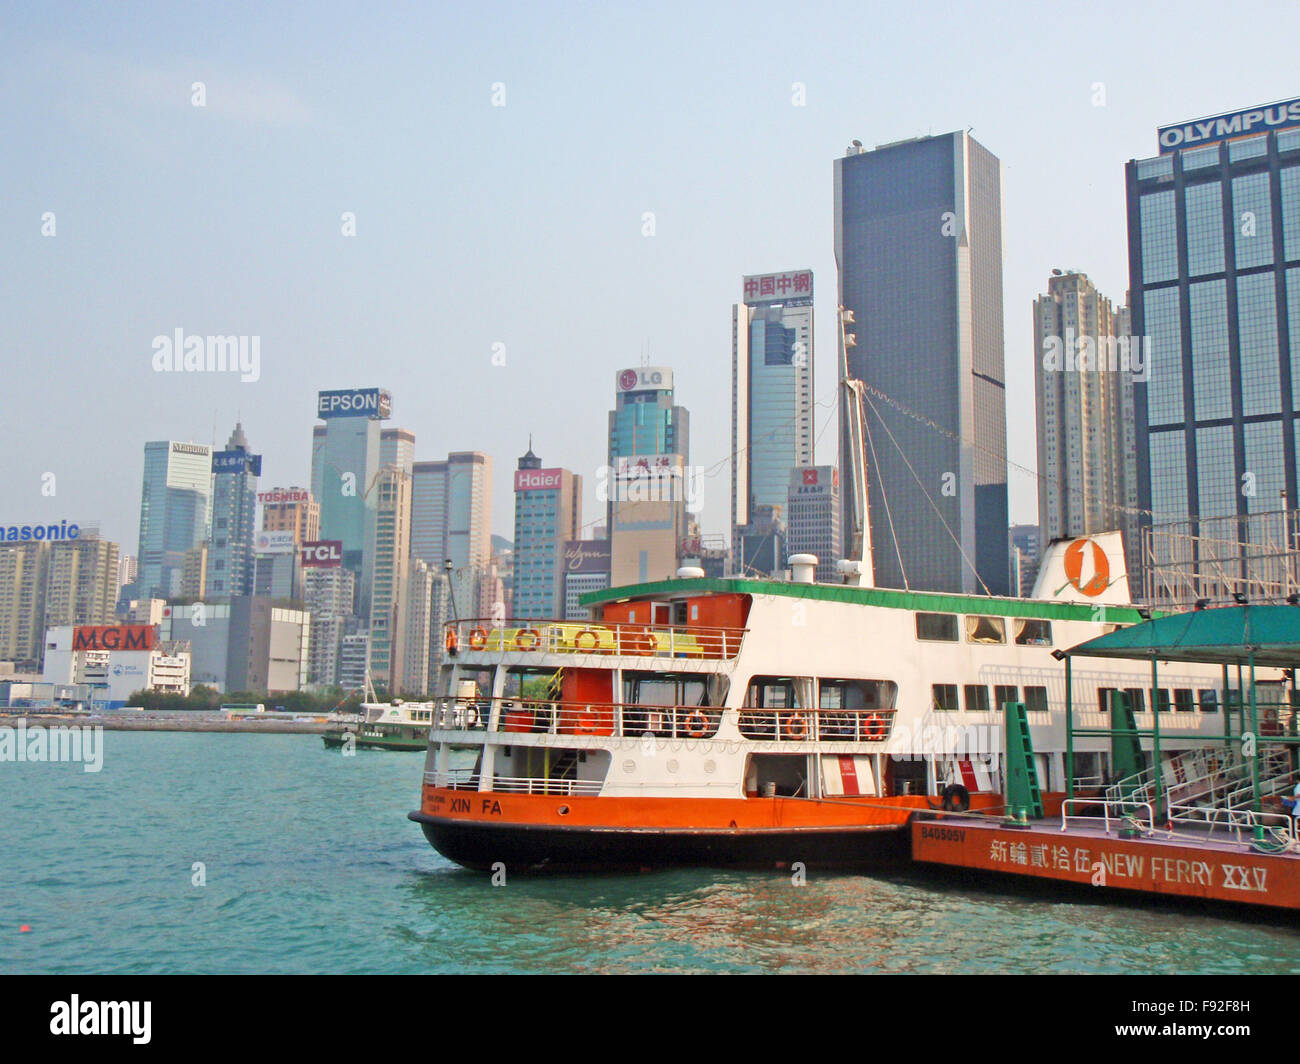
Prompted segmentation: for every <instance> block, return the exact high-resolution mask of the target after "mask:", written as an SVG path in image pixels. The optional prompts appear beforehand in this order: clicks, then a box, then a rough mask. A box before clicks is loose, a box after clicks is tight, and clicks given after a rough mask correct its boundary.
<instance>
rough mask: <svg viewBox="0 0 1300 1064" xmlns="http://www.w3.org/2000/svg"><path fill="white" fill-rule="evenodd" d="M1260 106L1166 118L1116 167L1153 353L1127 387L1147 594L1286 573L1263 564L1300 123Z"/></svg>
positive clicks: (1273, 558)
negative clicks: (1131, 399)
mask: <svg viewBox="0 0 1300 1064" xmlns="http://www.w3.org/2000/svg"><path fill="white" fill-rule="evenodd" d="M1273 110H1279V111H1282V110H1284V109H1271V108H1264V109H1261V110H1259V111H1252V112H1243V113H1241V114H1237V115H1229V116H1222V117H1220V118H1215V119H1210V120H1202V121H1198V122H1195V123H1190V124H1187V125H1185V126H1182V127H1168V128H1167V129H1163V130H1161V131H1160V137H1159V141H1160V144H1161V151H1162V154H1160V155H1157V156H1155V157H1152V158H1147V159H1138V160H1131V161H1130V162H1129V163H1128V166H1127V168H1126V178H1127V184H1128V235H1129V277H1130V285H1131V293H1130V300H1131V305H1132V320H1133V330H1134V332H1135V333H1137V334H1139V335H1141V336H1144V337H1145V339H1146V343H1147V348H1148V353H1149V362H1150V364H1149V366H1148V368H1147V370H1146V374H1145V375H1146V378H1147V379H1146V380H1145V381H1139V382H1138V383H1137V384H1136V387H1135V390H1134V391H1135V405H1136V420H1137V441H1138V447H1137V453H1138V496H1139V500H1140V507H1141V508H1142V509H1143V510H1146V511H1149V513H1148V514H1146V515H1144V524H1145V526H1146V527H1145V535H1146V539H1145V546H1144V557H1143V561H1144V571H1143V576H1144V584H1143V588H1144V592H1145V596H1146V597H1147V598H1148V599H1150V600H1153V601H1160V602H1184V603H1186V602H1188V601H1192V600H1194V599H1195V598H1197V597H1200V596H1206V597H1210V598H1215V599H1223V598H1227V597H1228V596H1229V594H1230V592H1232V591H1234V590H1242V591H1245V592H1246V593H1248V594H1252V597H1254V596H1255V595H1256V594H1258V593H1260V592H1262V591H1264V589H1265V588H1266V587H1272V588H1273V589H1274V590H1275V591H1276V592H1277V593H1279V594H1284V593H1285V588H1286V586H1287V585H1288V583H1289V582H1290V581H1288V579H1287V578H1286V576H1285V573H1284V572H1274V571H1271V570H1273V569H1276V568H1277V566H1278V565H1280V564H1281V562H1280V557H1281V554H1282V553H1283V552H1284V551H1285V550H1287V549H1291V550H1293V549H1294V535H1295V529H1294V527H1291V526H1292V525H1293V522H1292V521H1291V520H1290V519H1289V518H1288V517H1287V511H1288V510H1291V509H1293V508H1294V506H1295V499H1296V490H1297V477H1296V461H1297V452H1298V450H1300V447H1298V443H1300V440H1298V439H1297V436H1298V434H1300V416H1298V413H1300V405H1297V404H1298V400H1300V392H1298V390H1297V389H1298V388H1300V373H1298V371H1300V363H1297V361H1296V358H1297V355H1300V130H1296V129H1290V130H1281V131H1272V130H1268V129H1267V126H1268V125H1273V124H1274V123H1273V120H1272V118H1269V119H1268V121H1267V123H1265V122H1258V121H1255V120H1254V119H1253V118H1252V116H1255V115H1263V114H1269V113H1271V112H1272V111H1273ZM1278 124H1281V122H1280V121H1279V123H1278ZM1253 126H1259V128H1258V129H1252V127H1253ZM1243 130H1245V131H1249V132H1243ZM1215 138H1218V139H1217V140H1216V139H1215ZM1193 139H1195V141H1196V143H1195V146H1194V147H1192V146H1187V145H1188V142H1189V141H1192V140H1193Z"/></svg>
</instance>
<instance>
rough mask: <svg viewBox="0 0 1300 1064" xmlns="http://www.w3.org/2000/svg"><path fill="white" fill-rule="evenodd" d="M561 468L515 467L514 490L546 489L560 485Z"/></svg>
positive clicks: (552, 488)
mask: <svg viewBox="0 0 1300 1064" xmlns="http://www.w3.org/2000/svg"><path fill="white" fill-rule="evenodd" d="M562 472H563V470H561V469H516V470H515V491H548V490H554V489H555V488H558V487H559V486H560V474H561V473H562Z"/></svg>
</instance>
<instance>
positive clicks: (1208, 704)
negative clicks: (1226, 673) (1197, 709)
mask: <svg viewBox="0 0 1300 1064" xmlns="http://www.w3.org/2000/svg"><path fill="white" fill-rule="evenodd" d="M1199 694H1200V696H1201V712H1202V713H1217V712H1219V692H1218V691H1216V690H1215V689H1214V688H1213V687H1209V688H1205V689H1204V690H1202V691H1200V692H1199Z"/></svg>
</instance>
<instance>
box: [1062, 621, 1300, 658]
mask: <svg viewBox="0 0 1300 1064" xmlns="http://www.w3.org/2000/svg"><path fill="white" fill-rule="evenodd" d="M1252 652H1253V653H1254V655H1255V664H1256V665H1264V666H1275V667H1277V668H1290V667H1291V666H1293V665H1296V664H1300V606H1223V607H1220V608H1218V609H1205V610H1196V611H1194V612H1192V613H1177V614H1173V615H1171V616H1168V617H1158V618H1156V619H1155V620H1151V621H1144V622H1142V623H1141V624H1135V625H1131V626H1130V627H1128V628H1121V629H1119V630H1118V631H1115V632H1111V633H1110V634H1109V635H1103V636H1098V637H1097V638H1096V639H1089V640H1088V641H1087V642H1086V643H1080V644H1079V645H1078V646H1076V647H1072V648H1071V649H1070V650H1068V651H1066V653H1067V654H1068V655H1070V656H1071V657H1087V658H1155V659H1157V660H1159V661H1204V662H1212V663H1214V664H1218V665H1246V664H1249V660H1250V655H1251V653H1252Z"/></svg>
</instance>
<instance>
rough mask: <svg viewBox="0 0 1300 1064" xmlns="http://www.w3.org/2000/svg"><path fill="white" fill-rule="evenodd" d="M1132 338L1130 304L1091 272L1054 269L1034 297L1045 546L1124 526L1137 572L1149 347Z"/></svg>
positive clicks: (1040, 496) (1132, 566)
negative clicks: (1137, 390)
mask: <svg viewBox="0 0 1300 1064" xmlns="http://www.w3.org/2000/svg"><path fill="white" fill-rule="evenodd" d="M1129 334H1130V329H1129V314H1128V309H1127V308H1126V307H1118V308H1115V307H1112V306H1111V302H1110V300H1109V299H1107V298H1106V297H1105V296H1103V295H1102V294H1101V293H1100V292H1098V291H1097V287H1096V285H1094V284H1093V283H1092V282H1091V281H1090V280H1088V276H1087V274H1084V273H1079V272H1077V271H1069V272H1066V273H1061V272H1060V271H1059V270H1058V271H1054V276H1053V277H1051V278H1050V279H1049V280H1048V282H1047V294H1046V295H1042V296H1039V298H1038V299H1036V300H1035V301H1034V341H1035V343H1034V351H1035V360H1034V366H1035V370H1034V372H1035V375H1036V378H1037V385H1038V388H1037V392H1038V477H1039V485H1038V527H1039V532H1040V534H1041V536H1042V537H1043V539H1042V543H1043V544H1046V543H1050V542H1051V541H1052V540H1054V539H1060V538H1062V537H1066V536H1070V537H1073V536H1084V535H1088V534H1090V533H1093V532H1108V531H1111V530H1114V529H1118V530H1119V531H1121V532H1123V533H1124V550H1125V554H1126V555H1127V559H1128V570H1129V572H1133V573H1136V572H1137V566H1138V559H1139V557H1140V553H1141V552H1140V543H1139V542H1138V523H1137V506H1138V493H1137V451H1136V442H1135V437H1134V433H1135V423H1134V417H1133V374H1132V372H1131V366H1132V360H1133V357H1134V354H1136V357H1137V359H1138V362H1139V364H1140V361H1141V358H1142V352H1141V349H1140V347H1138V348H1137V349H1136V351H1135V350H1134V349H1133V348H1134V345H1133V344H1132V343H1131V342H1130V335H1129ZM1041 545H1042V544H1040V546H1041ZM1035 557H1037V551H1036V552H1035Z"/></svg>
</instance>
